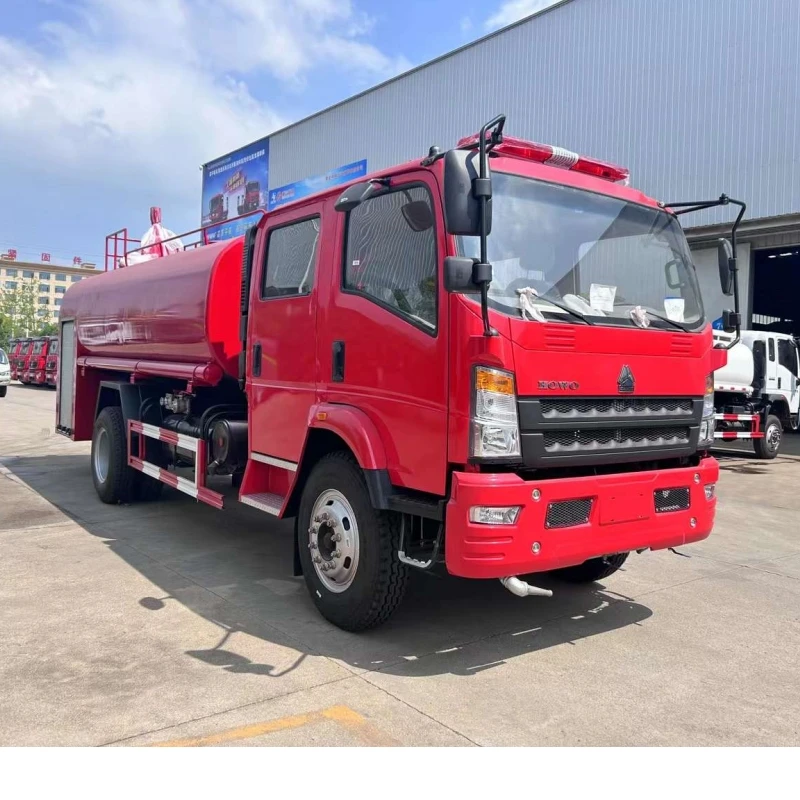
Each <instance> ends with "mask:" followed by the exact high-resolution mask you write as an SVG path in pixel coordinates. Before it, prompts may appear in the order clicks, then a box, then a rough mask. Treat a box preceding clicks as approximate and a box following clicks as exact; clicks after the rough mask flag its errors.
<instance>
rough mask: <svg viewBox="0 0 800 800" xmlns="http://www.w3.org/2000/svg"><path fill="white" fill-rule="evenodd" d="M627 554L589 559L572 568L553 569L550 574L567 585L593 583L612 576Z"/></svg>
mask: <svg viewBox="0 0 800 800" xmlns="http://www.w3.org/2000/svg"><path fill="white" fill-rule="evenodd" d="M628 555H629V553H615V554H614V555H612V556H603V557H601V558H590V559H589V560H588V561H584V562H583V564H576V565H575V566H574V567H564V569H555V570H553V571H552V572H551V573H550V574H551V575H553V576H554V577H556V578H558V579H559V580H562V581H566V582H567V583H593V582H594V581H601V580H603V578H607V577H608V576H609V575H613V574H614V573H615V572H616V571H617V570H618V569H619V568H620V567H621V566H622V565H623V564H624V563H625V561H626V560H627V558H628Z"/></svg>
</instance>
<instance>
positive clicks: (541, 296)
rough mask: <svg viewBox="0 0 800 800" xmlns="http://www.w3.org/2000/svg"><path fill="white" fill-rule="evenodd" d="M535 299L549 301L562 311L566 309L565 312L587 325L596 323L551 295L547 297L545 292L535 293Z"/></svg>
mask: <svg viewBox="0 0 800 800" xmlns="http://www.w3.org/2000/svg"><path fill="white" fill-rule="evenodd" d="M536 299H537V300H545V301H546V302H548V303H551V304H552V305H554V306H555V307H556V308H560V309H561V310H562V311H566V312H567V314H572V316H573V317H575V318H576V319H580V320H583V321H584V322H585V323H586V324H587V325H596V324H597V323H596V322H592V320H590V319H589V317H587V316H586V315H585V314H581V312H580V311H576V310H575V309H574V308H570V307H569V306H568V305H565V304H564V303H562V302H561V301H560V300H553V298H552V297H549V296H548V295H546V294H539V295H536Z"/></svg>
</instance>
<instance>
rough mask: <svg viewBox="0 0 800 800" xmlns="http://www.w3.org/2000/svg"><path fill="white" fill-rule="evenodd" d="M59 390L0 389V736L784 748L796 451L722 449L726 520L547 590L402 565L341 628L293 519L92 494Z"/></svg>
mask: <svg viewBox="0 0 800 800" xmlns="http://www.w3.org/2000/svg"><path fill="white" fill-rule="evenodd" d="M54 403H55V394H54V392H52V391H48V390H43V389H36V388H33V387H21V386H18V385H13V386H12V387H11V388H10V390H9V394H8V396H7V397H6V398H4V399H3V400H0V687H2V689H1V690H0V744H3V745H11V744H16V745H34V744H72V745H84V744H93V745H102V744H142V745H144V744H170V743H179V744H189V745H191V744H195V745H209V744H217V745H299V744H309V745H310V744H324V745H386V744H403V745H471V744H478V745H536V744H549V745H558V744H575V745H579V744H593V745H635V744H673V745H680V744H719V745H726V744H729V745H733V744H737V745H739V744H756V745H757V744H794V745H797V744H800V723H798V720H799V719H800V681H798V680H797V664H798V662H800V658H799V656H800V531H798V526H797V523H796V516H795V515H796V514H797V513H798V511H800V496H798V494H797V492H796V488H795V487H796V484H797V482H798V479H799V478H800V458H796V457H794V456H788V457H783V458H779V459H778V460H777V461H775V462H771V463H766V462H759V461H755V460H754V459H750V458H745V457H732V456H725V458H724V462H723V471H722V478H721V480H720V484H719V497H720V506H719V516H718V520H719V522H718V526H717V529H716V531H715V532H714V534H712V536H711V538H710V539H708V540H707V541H706V542H703V543H701V544H699V545H695V546H692V547H687V548H685V550H684V551H683V552H684V553H685V554H686V556H688V557H681V556H678V555H674V554H672V553H669V552H667V553H650V554H645V555H641V556H631V558H630V559H629V560H628V562H627V564H626V566H625V568H624V569H623V570H621V571H620V572H618V573H617V574H616V575H614V576H612V577H610V578H609V579H607V580H606V581H605V582H603V583H602V584H597V585H595V586H592V587H572V586H565V585H563V584H559V583H557V582H555V581H553V580H551V579H548V578H543V579H542V584H543V585H547V586H549V587H550V588H553V589H554V591H555V593H556V594H555V596H554V597H553V598H552V599H549V600H548V599H537V598H530V599H527V600H520V599H518V598H515V597H513V596H512V595H510V594H509V593H508V592H506V591H504V590H503V589H502V588H501V587H500V586H499V584H498V583H497V582H494V581H491V582H472V581H463V580H457V579H454V578H449V577H442V576H433V575H427V574H415V575H414V576H412V583H411V586H410V590H409V594H408V596H407V598H406V601H405V603H404V605H403V606H402V607H401V609H400V610H399V612H398V613H397V614H396V615H395V616H394V617H393V618H392V620H391V621H390V623H389V624H387V625H386V626H384V627H382V628H380V629H378V630H376V631H373V632H370V633H367V634H361V635H354V634H348V633H344V632H342V631H340V630H338V629H337V628H334V627H332V626H331V625H329V624H328V623H327V622H325V621H324V620H323V619H322V618H321V617H319V615H318V614H317V613H316V611H315V610H314V608H313V606H312V604H311V601H310V599H309V598H308V596H307V594H306V590H305V586H304V584H303V582H302V579H296V578H292V577H291V566H292V563H291V562H292V552H291V524H290V523H287V522H282V523H276V522H275V521H274V520H272V519H271V518H268V517H266V516H265V515H263V514H261V513H260V512H258V511H255V510H253V509H249V508H244V507H239V506H238V505H237V504H235V503H234V502H233V500H232V499H231V501H230V502H229V505H230V508H229V509H228V510H226V511H223V512H216V511H214V510H212V509H209V508H206V507H204V506H200V505H197V504H195V503H194V502H193V501H192V500H191V499H190V498H188V497H186V496H184V495H180V494H178V493H176V492H172V491H170V490H167V491H165V493H164V498H163V500H161V501H158V502H156V503H151V504H146V505H137V506H121V507H111V506H105V505H103V504H102V503H100V502H99V501H98V500H97V497H96V495H95V492H94V488H93V486H92V481H91V475H90V471H89V458H88V453H89V446H88V443H79V444H75V443H72V442H69V441H68V440H66V439H64V438H62V437H60V436H56V435H55V434H54V432H53V427H54V421H53V417H54Z"/></svg>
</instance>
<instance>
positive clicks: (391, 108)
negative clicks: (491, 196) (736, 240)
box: [269, 0, 800, 335]
mask: <svg viewBox="0 0 800 800" xmlns="http://www.w3.org/2000/svg"><path fill="white" fill-rule="evenodd" d="M432 24H447V21H446V20H442V19H438V18H432ZM798 76H800V2H798V0H670V2H656V1H655V0H563V2H560V3H555V4H554V5H552V6H551V7H550V8H548V9H546V10H544V11H542V12H540V13H538V14H536V15H534V16H531V17H528V18H527V19H525V20H523V21H521V22H519V23H517V24H515V25H512V26H510V27H508V28H505V29H503V30H500V31H498V32H496V33H494V34H492V35H490V36H487V37H485V38H483V39H480V40H478V41H476V42H474V43H472V44H470V45H467V46H465V47H463V48H461V49H459V50H456V51H454V52H452V53H449V54H447V55H445V56H442V57H441V58H439V59H436V60H434V61H432V62H430V63H428V64H425V65H423V66H421V67H419V68H417V69H414V70H412V71H411V72H408V73H406V74H404V75H401V76H399V77H397V78H395V79H393V80H390V81H387V82H386V83H383V84H381V85H379V86H377V87H375V88H373V89H371V90H369V91H366V92H364V93H362V94H359V95H357V96H355V97H352V98H350V99H348V100H346V101H344V102H342V103H339V104H337V105H335V106H333V107H331V108H329V109H327V110H325V111H322V112H320V113H318V114H316V115H314V116H311V117H309V118H307V119H305V120H303V121H301V122H298V123H297V124H294V125H291V126H289V127H287V128H285V129H283V130H281V131H278V132H277V133H275V134H273V135H271V136H270V137H269V188H270V191H273V190H275V189H276V188H278V187H285V186H286V185H288V184H292V183H294V182H299V181H303V180H305V179H306V178H308V177H309V176H320V175H324V174H325V173H327V172H329V171H330V170H334V169H336V168H337V167H339V165H343V164H345V165H349V164H352V163H354V162H359V161H362V160H366V162H367V169H368V171H369V172H372V171H374V170H378V169H383V168H386V167H389V166H391V165H393V164H396V163H400V162H403V161H407V160H409V159H412V158H417V157H422V156H424V155H425V154H426V153H427V151H428V148H429V147H430V146H431V145H434V144H436V145H439V146H441V147H442V148H448V147H451V146H453V145H454V144H455V143H456V141H457V140H458V139H459V138H461V137H462V136H464V135H466V134H470V133H474V132H476V131H477V130H478V128H479V127H480V126H481V124H482V123H483V122H485V121H486V120H488V119H489V118H491V117H492V116H494V115H495V114H497V113H499V112H502V113H505V114H507V116H508V122H507V125H506V133H508V134H509V135H513V136H519V137H522V138H526V139H532V140H535V141H539V142H546V143H550V144H555V145H560V146H562V147H565V148H568V149H570V150H573V151H577V152H579V153H585V154H587V155H590V156H594V157H596V158H600V159H604V160H607V161H612V162H615V163H618V164H621V165H624V166H626V167H628V168H629V169H630V171H631V184H632V185H633V186H635V187H636V188H638V189H640V190H642V191H643V192H645V193H647V194H649V195H651V196H654V197H656V198H658V199H659V200H662V201H664V202H679V201H684V200H686V201H696V200H709V199H713V198H716V197H718V196H719V195H720V194H721V193H723V192H724V193H726V194H728V195H729V196H731V197H735V198H737V199H741V200H744V201H745V202H746V203H747V206H748V208H747V213H746V216H745V221H744V223H743V226H742V228H741V229H740V231H741V235H740V243H741V244H742V246H741V249H740V268H741V277H740V286H741V293H742V310H743V312H744V314H745V320H746V322H747V324H748V325H750V326H751V327H756V328H758V327H771V328H772V329H776V330H785V331H787V332H793V333H795V334H797V335H800V308H799V307H798V305H799V304H800V135H799V133H800V129H798V113H799V112H798V108H800V79H799V78H798ZM729 208H731V207H729ZM733 216H734V214H733V211H732V210H731V211H728V210H720V209H715V210H713V211H709V212H703V213H701V214H696V215H693V216H692V217H683V218H682V222H683V224H684V225H685V226H686V227H687V228H689V227H691V230H689V231H688V233H689V237H690V242H691V244H692V249H693V251H694V258H695V263H696V264H697V268H698V274H699V278H700V284H701V287H702V290H703V297H704V302H705V305H706V314H707V317H708V318H709V319H711V320H715V319H717V318H718V317H719V316H720V315H721V311H722V308H723V307H724V306H728V305H729V304H730V300H728V299H727V298H723V297H722V295H721V293H720V290H719V283H718V277H717V266H716V264H717V260H716V249H715V243H716V239H717V238H718V237H719V236H721V235H726V234H727V231H728V228H727V226H726V225H724V224H720V223H722V222H724V221H725V220H731V219H732V218H733Z"/></svg>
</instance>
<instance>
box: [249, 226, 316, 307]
mask: <svg viewBox="0 0 800 800" xmlns="http://www.w3.org/2000/svg"><path fill="white" fill-rule="evenodd" d="M319 227H320V222H319V217H315V218H314V219H304V220H303V221H302V222H295V223H292V224H291V225H285V226H284V227H282V228H274V229H273V230H272V231H270V234H269V242H268V244H267V268H266V269H265V270H264V278H263V283H262V286H261V298H262V299H263V300H266V299H269V298H272V297H297V296H299V295H304V294H309V293H310V292H311V287H312V286H313V285H314V269H315V267H316V262H317V246H318V244H319Z"/></svg>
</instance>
